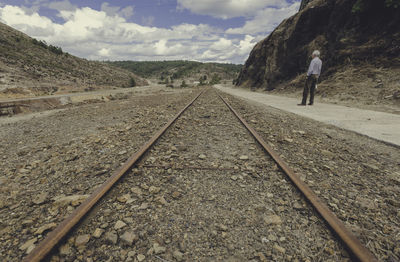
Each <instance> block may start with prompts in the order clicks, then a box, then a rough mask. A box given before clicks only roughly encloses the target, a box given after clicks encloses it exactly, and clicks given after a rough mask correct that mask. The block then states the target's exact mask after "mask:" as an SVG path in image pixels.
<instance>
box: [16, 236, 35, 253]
mask: <svg viewBox="0 0 400 262" xmlns="http://www.w3.org/2000/svg"><path fill="white" fill-rule="evenodd" d="M36 241H37V238H36V237H35V238H32V239H30V240H28V241H26V242H25V243H24V244H23V245H22V246H20V247H19V250H22V251H23V250H27V249H28V248H29V247H30V246H32V245H34V244H35V243H36Z"/></svg>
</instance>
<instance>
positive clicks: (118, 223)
mask: <svg viewBox="0 0 400 262" xmlns="http://www.w3.org/2000/svg"><path fill="white" fill-rule="evenodd" d="M124 226H126V224H125V222H124V221H121V220H118V221H117V222H116V223H115V225H114V229H115V230H118V229H121V228H123V227H124Z"/></svg>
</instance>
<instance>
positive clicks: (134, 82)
mask: <svg viewBox="0 0 400 262" xmlns="http://www.w3.org/2000/svg"><path fill="white" fill-rule="evenodd" d="M135 86H136V81H135V78H133V77H130V78H129V87H135Z"/></svg>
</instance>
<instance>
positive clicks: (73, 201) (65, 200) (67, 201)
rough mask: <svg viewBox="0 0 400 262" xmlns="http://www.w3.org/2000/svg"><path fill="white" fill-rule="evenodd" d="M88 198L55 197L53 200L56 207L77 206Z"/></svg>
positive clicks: (76, 196) (84, 196)
mask: <svg viewBox="0 0 400 262" xmlns="http://www.w3.org/2000/svg"><path fill="white" fill-rule="evenodd" d="M88 197H89V195H72V196H57V197H55V198H53V200H54V205H56V206H66V205H72V206H78V205H80V204H81V203H82V202H83V201H84V200H85V199H86V198H88Z"/></svg>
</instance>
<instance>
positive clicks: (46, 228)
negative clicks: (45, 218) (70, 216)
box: [35, 223, 57, 235]
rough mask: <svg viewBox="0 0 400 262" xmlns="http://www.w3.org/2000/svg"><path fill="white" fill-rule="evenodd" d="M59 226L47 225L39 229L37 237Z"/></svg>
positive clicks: (36, 233)
mask: <svg viewBox="0 0 400 262" xmlns="http://www.w3.org/2000/svg"><path fill="white" fill-rule="evenodd" d="M56 226H57V224H56V223H50V224H46V225H43V226H41V227H39V228H38V229H37V230H36V231H35V235H41V234H43V233H44V232H45V231H47V230H49V229H53V228H55V227H56Z"/></svg>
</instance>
